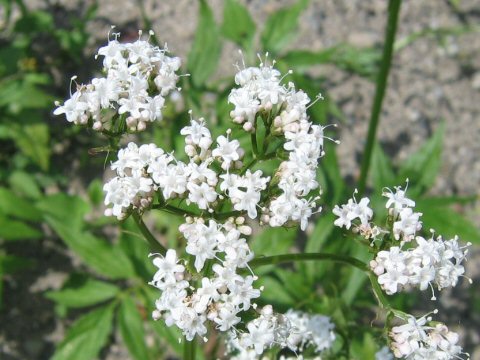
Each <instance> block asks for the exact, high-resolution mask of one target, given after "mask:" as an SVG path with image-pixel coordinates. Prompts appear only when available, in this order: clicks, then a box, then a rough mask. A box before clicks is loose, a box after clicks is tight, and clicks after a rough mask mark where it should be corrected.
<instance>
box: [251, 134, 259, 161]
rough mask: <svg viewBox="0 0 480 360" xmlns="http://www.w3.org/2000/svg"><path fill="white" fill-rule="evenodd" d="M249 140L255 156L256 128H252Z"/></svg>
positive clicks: (256, 151)
mask: <svg viewBox="0 0 480 360" xmlns="http://www.w3.org/2000/svg"><path fill="white" fill-rule="evenodd" d="M250 140H251V141H252V150H253V153H254V154H255V156H258V147H257V133H256V130H254V131H253V132H252V133H251V134H250Z"/></svg>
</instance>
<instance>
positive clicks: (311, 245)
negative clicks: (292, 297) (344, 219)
mask: <svg viewBox="0 0 480 360" xmlns="http://www.w3.org/2000/svg"><path fill="white" fill-rule="evenodd" d="M334 220H335V215H333V213H332V212H328V213H326V214H323V213H321V214H320V217H319V219H318V220H317V222H316V224H315V228H314V229H313V231H312V233H311V234H310V235H309V236H308V239H307V243H306V245H305V252H306V253H313V252H320V251H321V250H322V248H323V245H324V244H325V242H326V241H327V239H328V238H329V236H330V235H331V234H332V232H333V229H334V225H333V222H334ZM316 265H317V264H315V263H314V262H313V261H309V262H306V263H305V264H302V266H303V268H304V269H305V271H306V273H307V276H308V278H309V279H311V280H312V279H315V273H316V268H317V266H316Z"/></svg>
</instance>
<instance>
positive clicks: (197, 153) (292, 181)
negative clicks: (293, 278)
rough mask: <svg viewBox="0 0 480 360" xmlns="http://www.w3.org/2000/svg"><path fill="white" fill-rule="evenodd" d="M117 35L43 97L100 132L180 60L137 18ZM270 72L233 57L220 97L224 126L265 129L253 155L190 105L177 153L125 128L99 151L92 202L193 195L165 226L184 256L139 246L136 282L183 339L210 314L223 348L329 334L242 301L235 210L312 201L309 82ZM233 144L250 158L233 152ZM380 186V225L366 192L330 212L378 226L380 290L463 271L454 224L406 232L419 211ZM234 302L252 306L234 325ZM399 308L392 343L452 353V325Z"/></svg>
mask: <svg viewBox="0 0 480 360" xmlns="http://www.w3.org/2000/svg"><path fill="white" fill-rule="evenodd" d="M118 36H119V34H113V37H114V38H113V39H112V40H110V41H109V43H108V44H107V45H106V46H105V47H102V48H101V49H100V50H99V51H98V54H97V56H102V57H103V65H104V72H105V74H106V75H105V77H102V78H96V79H93V80H92V81H91V82H90V83H89V84H87V85H78V86H77V90H76V91H75V92H74V93H73V94H71V98H70V99H68V100H67V101H66V102H65V103H64V104H63V105H59V104H58V103H57V106H58V107H57V109H56V110H55V112H54V113H55V114H57V115H58V114H65V116H66V118H67V120H68V121H69V122H73V123H75V124H80V125H85V126H88V127H91V128H93V129H94V130H98V131H102V132H104V133H105V134H106V135H108V136H110V135H113V136H119V135H120V136H121V135H122V134H124V133H126V132H136V131H142V130H144V129H145V127H146V123H147V122H153V121H156V120H160V119H161V118H162V108H163V106H164V102H165V97H166V96H167V95H168V94H169V93H170V92H172V91H173V90H175V89H176V83H177V80H178V75H177V74H176V72H177V71H178V70H179V68H180V59H178V58H175V57H169V56H167V55H166V53H167V49H166V48H164V49H160V48H158V47H156V46H153V45H151V44H150V43H149V42H148V40H147V41H145V40H142V39H141V32H140V36H139V39H138V40H137V41H135V42H133V43H125V44H124V43H120V42H119V41H118ZM289 73H290V71H289ZM284 77H285V76H283V77H282V76H281V74H280V72H279V71H278V70H277V69H275V68H274V63H273V64H272V65H269V64H267V63H266V62H265V63H264V62H263V61H261V62H260V64H259V66H258V67H245V65H243V68H242V69H239V72H238V73H237V74H236V76H235V83H236V84H237V88H235V89H233V90H232V91H231V93H230V95H229V97H228V101H229V102H230V103H231V104H233V106H234V108H233V110H232V111H231V113H230V115H231V117H232V120H233V123H234V124H238V125H239V126H238V129H237V130H240V131H246V132H248V133H251V134H255V133H256V131H257V127H258V126H259V123H260V121H261V122H263V126H264V127H265V130H266V132H265V134H266V135H265V136H266V137H268V136H269V137H271V138H274V140H275V142H276V143H277V148H275V149H274V150H273V151H272V152H270V153H268V154H266V153H265V151H267V152H268V149H269V146H268V142H267V141H265V142H266V144H265V146H264V147H263V148H262V149H261V155H260V156H259V154H258V149H257V148H256V147H257V144H256V141H252V149H251V152H253V154H251V153H250V152H247V151H246V150H245V149H243V148H242V147H241V146H240V141H239V139H238V138H234V136H233V133H234V132H233V131H232V130H230V129H229V130H227V131H226V133H225V134H223V135H220V136H218V137H217V138H215V139H214V138H213V137H212V135H211V132H210V130H209V129H208V127H207V123H206V121H205V120H204V119H202V118H200V119H198V120H195V119H193V118H192V115H191V113H190V116H191V118H190V124H189V125H187V126H185V127H183V129H181V131H180V134H181V135H183V136H184V137H185V154H186V155H187V157H188V160H187V161H186V162H183V161H180V160H179V159H177V158H176V157H175V156H174V154H173V152H168V151H165V150H164V149H161V148H159V147H157V146H156V145H155V144H144V145H140V146H139V145H137V144H136V143H134V142H130V143H129V144H128V145H127V146H126V147H125V148H123V149H120V150H119V151H118V154H117V158H118V159H117V160H116V161H115V162H113V163H112V164H111V168H112V169H113V170H114V171H115V172H116V176H115V177H113V178H112V179H111V180H109V181H108V182H107V183H106V184H105V185H104V191H105V193H106V196H105V205H107V210H106V211H105V214H106V215H109V216H112V215H113V216H116V217H117V218H118V219H124V218H125V217H127V216H128V215H129V214H131V213H132V212H135V213H138V214H142V213H144V212H145V211H147V210H149V209H150V208H152V206H156V207H160V208H162V207H165V206H169V202H171V201H185V202H186V203H187V204H188V205H190V206H191V207H190V208H192V207H193V209H194V211H190V210H189V211H188V212H189V214H186V212H187V211H186V210H184V211H185V222H184V223H183V224H182V225H181V226H180V228H179V230H180V232H181V234H182V236H183V238H184V239H185V241H186V247H185V252H186V253H187V254H188V255H190V256H191V258H192V259H193V267H192V266H190V265H191V264H189V263H188V261H186V260H185V259H182V258H179V257H178V255H177V251H176V250H174V249H169V250H167V251H166V253H165V254H164V255H162V254H151V256H152V257H153V264H154V265H155V266H156V267H157V269H158V270H157V272H156V273H155V275H154V277H153V280H152V281H151V282H150V284H151V285H152V286H154V287H156V288H158V289H159V290H160V297H159V298H158V300H157V301H156V303H155V310H154V311H153V313H152V316H153V318H154V319H155V320H159V319H164V321H165V322H166V324H167V325H168V326H173V325H175V326H177V327H178V328H179V329H180V330H181V331H182V333H183V334H184V336H185V338H186V339H187V340H189V341H191V340H193V339H194V338H195V337H196V336H197V335H198V336H200V337H204V339H205V336H206V334H207V326H206V325H207V322H211V323H212V324H213V325H214V326H215V327H216V329H217V330H219V331H221V332H225V333H226V334H227V336H228V342H227V344H228V347H227V348H228V351H229V352H230V353H231V358H232V359H236V360H241V359H260V358H261V357H262V354H263V353H264V352H265V351H266V350H268V349H269V348H271V347H273V346H279V347H282V348H288V349H290V350H291V351H293V352H295V353H296V354H297V355H299V356H300V358H301V353H302V351H303V350H305V349H307V348H310V349H313V351H314V352H315V353H316V354H317V355H318V354H320V353H321V352H323V351H325V350H328V349H329V348H331V347H332V344H333V341H334V340H335V334H334V332H333V329H334V325H333V323H332V322H331V321H330V318H329V317H327V316H323V315H309V314H306V313H302V312H298V311H294V310H289V311H288V312H287V313H285V314H279V313H275V312H274V311H273V308H272V307H271V306H270V305H267V306H264V307H263V308H262V309H257V304H256V303H255V299H257V298H259V297H260V295H261V291H262V290H263V289H262V288H259V289H257V288H255V287H254V282H255V280H257V276H256V275H255V274H254V273H253V271H252V270H251V269H250V267H249V265H248V263H249V262H250V261H251V260H252V259H253V258H254V254H253V252H252V251H251V249H250V247H249V245H248V242H247V237H248V236H250V235H251V233H252V228H251V227H250V226H249V225H248V223H247V218H249V219H252V220H259V222H260V224H262V225H268V226H272V227H278V226H285V225H289V224H292V223H299V224H300V227H301V229H302V230H305V229H306V227H307V224H308V221H309V219H310V217H311V216H312V214H314V213H315V212H319V211H320V210H321V209H320V208H318V207H317V205H316V202H317V200H318V199H319V196H318V195H319V194H320V193H321V190H320V187H319V184H318V182H317V180H316V173H317V169H318V166H319V160H320V158H321V157H322V156H323V155H324V152H323V141H324V139H325V138H326V137H325V136H324V127H322V126H320V125H315V124H312V122H311V121H310V120H309V117H308V115H307V109H308V107H309V106H311V105H312V104H313V103H314V102H315V101H317V100H318V99H321V96H318V97H317V99H316V100H315V101H313V102H310V99H309V97H308V96H307V95H306V94H305V93H304V92H303V91H302V90H296V88H295V85H294V84H293V83H291V82H289V83H287V84H284V83H283V79H284ZM74 80H75V78H73V79H72V81H74ZM178 90H180V89H178ZM123 124H124V125H125V126H123ZM252 138H255V135H252ZM279 152H282V153H283V157H282V161H281V162H280V165H279V166H278V168H277V169H276V170H274V171H273V172H272V173H271V174H266V175H265V174H264V173H263V172H262V171H261V170H256V171H254V170H253V169H252V166H251V165H252V164H253V163H254V162H255V161H256V160H258V159H260V160H267V159H269V158H275V157H278V156H277V154H278V153H279ZM247 157H253V158H254V161H253V162H252V163H249V164H247V165H246V164H245V159H246V158H247ZM387 190H388V191H386V192H385V193H384V195H385V196H386V197H387V198H388V200H387V203H386V208H387V209H389V216H390V217H391V219H392V226H391V229H383V228H381V227H379V226H376V225H374V224H372V223H371V222H370V220H371V219H372V217H373V211H372V209H370V208H369V206H368V205H369V201H370V200H369V199H368V198H362V199H361V200H360V202H357V201H356V199H355V197H353V199H350V200H349V201H348V203H347V204H344V205H342V206H341V207H339V206H335V208H334V210H333V212H334V214H335V215H337V216H338V219H336V220H335V222H334V224H335V225H337V226H340V227H345V228H347V229H350V228H351V227H352V226H353V230H354V231H355V232H356V233H358V234H360V235H362V236H364V237H365V238H366V239H370V240H371V241H372V245H373V243H374V242H375V241H377V240H381V239H384V238H389V239H391V241H392V242H393V241H396V242H398V245H397V244H394V245H393V246H390V248H389V249H386V250H382V251H379V252H378V253H377V254H376V257H375V259H374V260H372V261H371V262H370V267H371V269H372V271H373V272H374V273H375V274H376V275H377V276H378V282H379V284H380V285H381V287H382V288H383V289H384V290H385V291H386V293H387V294H393V293H396V292H397V291H399V290H400V289H402V288H405V287H412V286H418V287H420V289H422V290H424V289H426V288H427V287H428V286H430V287H431V288H432V291H433V285H436V286H437V288H438V289H442V288H444V287H449V286H455V285H456V283H457V281H458V277H459V276H461V275H462V274H463V273H464V268H463V266H462V265H461V262H462V261H463V259H464V258H465V256H466V254H467V250H465V248H464V247H460V246H459V245H458V239H457V238H456V237H455V238H454V239H451V240H447V241H444V240H443V238H441V237H437V238H436V239H434V238H433V237H432V238H431V239H429V240H425V239H424V238H423V237H420V236H418V235H417V232H418V231H420V230H421V227H422V223H421V221H420V218H421V215H422V214H420V213H416V212H414V211H413V208H414V206H415V202H414V201H413V200H411V199H408V198H406V196H405V190H402V189H401V188H400V187H397V188H395V192H393V191H391V190H389V189H387ZM156 200H158V204H155V201H156ZM224 207H226V208H231V209H232V211H231V212H230V213H231V216H230V214H229V216H226V217H222V218H218V216H217V214H219V213H221V211H222V209H223V208H224ZM177 210H181V208H177ZM192 214H195V215H192ZM187 215H188V216H187ZM412 244H416V246H412ZM467 246H468V245H467ZM182 253H183V251H182ZM207 268H208V271H206V269H207ZM247 311H248V312H249V313H250V315H252V314H253V315H254V318H253V320H251V321H250V322H248V323H246V324H244V325H245V326H242V327H240V328H238V327H237V325H239V324H240V322H241V321H242V313H245V312H247ZM406 316H407V317H408V324H405V325H401V326H396V327H393V328H392V329H391V332H390V337H391V339H392V342H391V348H392V350H393V353H394V355H395V356H396V357H405V358H407V359H425V358H432V359H433V358H435V359H453V358H460V356H461V355H463V353H462V352H461V348H460V347H459V346H458V345H456V343H457V340H458V336H457V335H456V334H455V333H453V332H451V331H449V330H448V329H447V328H446V326H445V325H443V324H437V325H435V326H434V327H431V326H428V325H427V324H428V322H430V320H431V319H430V318H427V317H423V318H420V319H418V320H417V319H415V318H414V317H412V316H411V315H406ZM404 318H405V317H404ZM240 329H244V330H240ZM375 358H376V359H377V360H387V359H388V360H390V359H391V358H392V354H391V353H390V352H388V350H386V349H382V350H380V351H379V352H377V354H376V356H375ZM282 359H287V358H286V357H283V356H282ZM315 359H320V357H317V358H315Z"/></svg>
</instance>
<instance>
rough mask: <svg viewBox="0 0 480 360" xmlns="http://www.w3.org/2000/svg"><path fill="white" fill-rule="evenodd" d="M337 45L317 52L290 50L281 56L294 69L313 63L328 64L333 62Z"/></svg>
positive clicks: (303, 67)
mask: <svg viewBox="0 0 480 360" xmlns="http://www.w3.org/2000/svg"><path fill="white" fill-rule="evenodd" d="M337 51H338V50H337V47H330V48H327V49H323V50H321V51H318V52H313V51H310V50H292V51H289V52H288V53H286V54H285V55H283V56H282V58H281V59H282V61H284V62H285V63H286V64H288V66H290V67H292V68H295V70H296V71H298V70H301V69H307V68H310V67H312V66H314V65H319V64H328V63H331V62H333V58H334V57H335V53H336V52H337Z"/></svg>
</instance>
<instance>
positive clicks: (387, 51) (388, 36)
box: [358, 0, 402, 195]
mask: <svg viewBox="0 0 480 360" xmlns="http://www.w3.org/2000/svg"><path fill="white" fill-rule="evenodd" d="M401 3H402V0H390V2H389V5H388V20H387V27H386V33H385V45H384V47H383V54H382V60H381V62H380V70H379V72H378V76H377V82H376V88H375V98H374V100H373V105H372V112H371V116H370V122H369V125H368V135H367V141H366V143H365V148H364V151H363V158H362V165H361V170H360V179H359V181H358V192H359V194H360V195H362V194H363V193H364V192H365V188H366V184H367V176H368V170H369V168H370V161H371V158H372V152H373V145H374V143H375V139H376V134H377V128H378V124H379V120H380V112H381V111H382V104H383V98H384V97H385V90H386V87H387V80H388V74H389V72H390V66H391V64H392V54H393V44H394V42H395V34H396V32H397V23H398V15H399V13H400V4H401Z"/></svg>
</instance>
